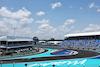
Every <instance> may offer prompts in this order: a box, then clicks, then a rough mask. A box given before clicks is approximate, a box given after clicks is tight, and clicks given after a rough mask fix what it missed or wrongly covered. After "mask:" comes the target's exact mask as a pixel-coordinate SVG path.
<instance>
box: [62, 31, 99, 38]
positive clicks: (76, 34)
mask: <svg viewBox="0 0 100 67" xmlns="http://www.w3.org/2000/svg"><path fill="white" fill-rule="evenodd" d="M95 35H100V32H87V33H74V34H67V35H65V36H64V37H76V36H95Z"/></svg>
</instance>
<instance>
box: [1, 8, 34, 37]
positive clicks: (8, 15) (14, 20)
mask: <svg viewBox="0 0 100 67" xmlns="http://www.w3.org/2000/svg"><path fill="white" fill-rule="evenodd" d="M22 9H23V10H22ZM22 9H19V10H18V11H16V12H11V11H9V10H7V8H6V7H2V8H1V9H0V12H2V13H3V14H1V13H0V16H2V17H1V19H0V34H4V35H10V36H13V35H14V34H13V32H14V28H16V36H25V35H29V36H30V35H32V32H31V29H30V28H27V27H26V26H27V25H28V24H30V23H32V21H34V19H32V18H28V17H29V15H30V14H31V12H29V11H27V10H26V9H25V8H22ZM4 10H5V11H4ZM19 12H21V13H22V14H21V15H19V14H20V13H19ZM23 33H24V34H25V35H24V34H23Z"/></svg>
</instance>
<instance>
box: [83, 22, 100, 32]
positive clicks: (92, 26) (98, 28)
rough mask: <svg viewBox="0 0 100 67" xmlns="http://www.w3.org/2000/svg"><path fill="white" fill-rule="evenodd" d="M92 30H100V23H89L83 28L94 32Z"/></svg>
mask: <svg viewBox="0 0 100 67" xmlns="http://www.w3.org/2000/svg"><path fill="white" fill-rule="evenodd" d="M94 31H100V25H97V24H89V26H88V27H87V28H85V29H84V30H83V32H94Z"/></svg>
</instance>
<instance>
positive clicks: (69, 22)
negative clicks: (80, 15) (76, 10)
mask: <svg viewBox="0 0 100 67" xmlns="http://www.w3.org/2000/svg"><path fill="white" fill-rule="evenodd" d="M75 21H76V19H68V20H66V22H65V23H64V25H62V26H63V27H66V25H69V24H72V23H74V22H75Z"/></svg>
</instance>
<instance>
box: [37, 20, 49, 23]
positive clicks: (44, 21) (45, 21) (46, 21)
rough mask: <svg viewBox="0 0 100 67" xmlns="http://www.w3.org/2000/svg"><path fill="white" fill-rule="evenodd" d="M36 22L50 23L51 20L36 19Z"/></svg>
mask: <svg viewBox="0 0 100 67" xmlns="http://www.w3.org/2000/svg"><path fill="white" fill-rule="evenodd" d="M35 23H49V20H46V19H43V20H41V21H36V22H35Z"/></svg>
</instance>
